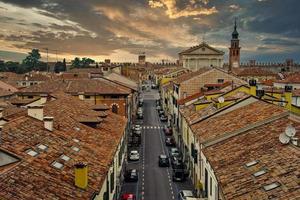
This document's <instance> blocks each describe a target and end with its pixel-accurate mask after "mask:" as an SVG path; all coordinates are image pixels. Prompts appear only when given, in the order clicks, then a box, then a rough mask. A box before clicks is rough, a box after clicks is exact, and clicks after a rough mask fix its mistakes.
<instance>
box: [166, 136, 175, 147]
mask: <svg viewBox="0 0 300 200" xmlns="http://www.w3.org/2000/svg"><path fill="white" fill-rule="evenodd" d="M165 142H166V146H168V147H175V146H176V142H175V139H174V137H167V138H166V141H165Z"/></svg>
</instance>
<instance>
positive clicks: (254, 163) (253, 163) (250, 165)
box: [245, 160, 259, 167]
mask: <svg viewBox="0 0 300 200" xmlns="http://www.w3.org/2000/svg"><path fill="white" fill-rule="evenodd" d="M258 162H259V161H258V160H254V161H251V162H248V163H246V164H245V166H246V167H252V166H254V165H256V164H257V163H258Z"/></svg>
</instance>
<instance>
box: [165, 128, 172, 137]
mask: <svg viewBox="0 0 300 200" xmlns="http://www.w3.org/2000/svg"><path fill="white" fill-rule="evenodd" d="M164 133H165V135H168V136H171V135H172V134H173V132H172V128H171V127H167V126H166V127H165V128H164Z"/></svg>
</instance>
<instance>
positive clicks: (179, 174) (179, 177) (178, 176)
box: [172, 169, 185, 182]
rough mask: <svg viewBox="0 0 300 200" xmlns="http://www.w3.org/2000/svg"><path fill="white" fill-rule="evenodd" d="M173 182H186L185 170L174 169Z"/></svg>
mask: <svg viewBox="0 0 300 200" xmlns="http://www.w3.org/2000/svg"><path fill="white" fill-rule="evenodd" d="M172 180H173V181H178V182H183V181H185V175H184V170H183V169H173V171H172Z"/></svg>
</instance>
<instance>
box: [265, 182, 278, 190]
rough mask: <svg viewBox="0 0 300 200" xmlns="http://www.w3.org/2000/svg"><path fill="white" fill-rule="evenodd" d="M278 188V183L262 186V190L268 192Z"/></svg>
mask: <svg viewBox="0 0 300 200" xmlns="http://www.w3.org/2000/svg"><path fill="white" fill-rule="evenodd" d="M279 186H280V183H278V182H275V183H271V184H268V185H264V186H263V188H264V190H265V191H270V190H273V189H275V188H277V187H279Z"/></svg>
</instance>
